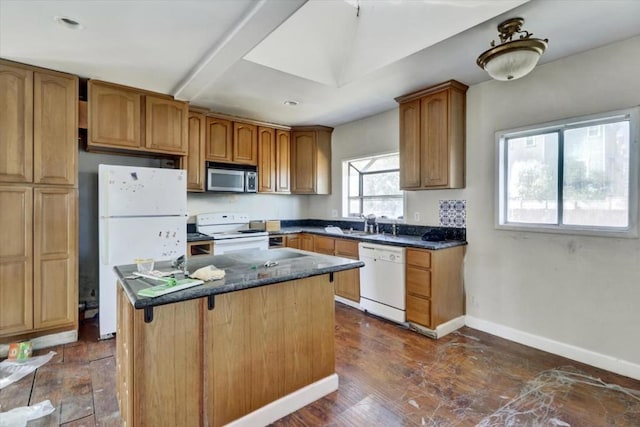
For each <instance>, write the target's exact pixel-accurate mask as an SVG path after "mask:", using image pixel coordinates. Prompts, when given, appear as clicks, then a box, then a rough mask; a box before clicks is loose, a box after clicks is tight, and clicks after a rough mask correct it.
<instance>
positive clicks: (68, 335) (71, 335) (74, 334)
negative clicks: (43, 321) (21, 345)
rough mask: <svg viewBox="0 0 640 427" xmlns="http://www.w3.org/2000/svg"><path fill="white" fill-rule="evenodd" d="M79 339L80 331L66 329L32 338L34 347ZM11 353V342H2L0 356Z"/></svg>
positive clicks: (39, 347) (35, 348)
mask: <svg viewBox="0 0 640 427" xmlns="http://www.w3.org/2000/svg"><path fill="white" fill-rule="evenodd" d="M76 341H78V331H77V330H75V329H74V330H73V331H64V332H59V333H57V334H50V335H43V336H41V337H38V338H33V339H31V342H32V343H33V349H34V350H38V349H41V348H47V347H53V346H56V345H62V344H69V343H72V342H76ZM7 354H9V344H0V357H7Z"/></svg>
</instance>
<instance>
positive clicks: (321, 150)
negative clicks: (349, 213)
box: [291, 126, 333, 194]
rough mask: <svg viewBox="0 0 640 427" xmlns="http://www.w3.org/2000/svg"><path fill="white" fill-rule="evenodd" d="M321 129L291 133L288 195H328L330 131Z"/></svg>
mask: <svg viewBox="0 0 640 427" xmlns="http://www.w3.org/2000/svg"><path fill="white" fill-rule="evenodd" d="M332 131H333V129H332V128H328V127H324V126H313V127H299V128H294V129H293V130H292V131H291V192H292V193H294V194H331V132H332Z"/></svg>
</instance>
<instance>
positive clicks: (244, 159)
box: [205, 116, 258, 166]
mask: <svg viewBox="0 0 640 427" xmlns="http://www.w3.org/2000/svg"><path fill="white" fill-rule="evenodd" d="M206 138H207V142H206V145H205V158H206V159H207V160H208V161H210V162H221V163H237V164H245V165H253V166H256V165H257V164H258V126H256V125H253V124H249V123H243V122H236V121H231V120H228V119H226V118H221V117H215V116H209V117H207V136H206Z"/></svg>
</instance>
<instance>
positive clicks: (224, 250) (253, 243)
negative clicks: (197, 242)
mask: <svg viewBox="0 0 640 427" xmlns="http://www.w3.org/2000/svg"><path fill="white" fill-rule="evenodd" d="M266 249H269V236H255V237H236V238H232V239H217V240H214V241H213V254H214V255H223V254H229V253H233V252H243V251H250V250H266Z"/></svg>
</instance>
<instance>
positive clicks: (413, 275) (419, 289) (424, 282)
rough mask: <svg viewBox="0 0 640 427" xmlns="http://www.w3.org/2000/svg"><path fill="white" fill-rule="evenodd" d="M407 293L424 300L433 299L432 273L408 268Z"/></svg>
mask: <svg viewBox="0 0 640 427" xmlns="http://www.w3.org/2000/svg"><path fill="white" fill-rule="evenodd" d="M407 293H408V294H411V295H417V296H421V297H424V298H429V297H431V271H429V270H422V269H420V268H414V267H407Z"/></svg>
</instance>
